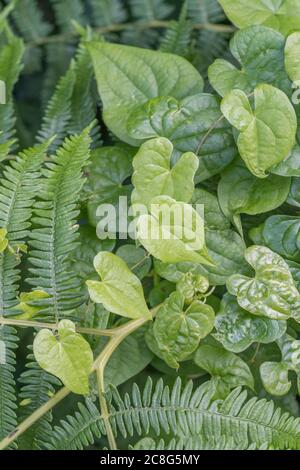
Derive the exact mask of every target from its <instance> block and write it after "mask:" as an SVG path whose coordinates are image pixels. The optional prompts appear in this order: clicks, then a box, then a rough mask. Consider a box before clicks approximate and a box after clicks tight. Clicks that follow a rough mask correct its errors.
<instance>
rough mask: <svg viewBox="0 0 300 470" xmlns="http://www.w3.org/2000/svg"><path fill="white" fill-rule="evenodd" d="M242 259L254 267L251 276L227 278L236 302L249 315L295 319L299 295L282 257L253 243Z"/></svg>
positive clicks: (299, 315) (299, 310) (299, 308)
mask: <svg viewBox="0 0 300 470" xmlns="http://www.w3.org/2000/svg"><path fill="white" fill-rule="evenodd" d="M245 258H246V260H247V262H248V263H249V264H250V265H251V266H252V268H253V269H254V270H255V277H254V278H249V277H246V276H241V275H239V274H237V275H233V276H231V277H230V278H229V280H228V281H227V288H228V291H229V292H230V294H232V295H235V296H236V297H237V301H238V303H239V305H240V306H241V307H242V308H243V309H245V310H247V311H248V312H250V313H252V314H253V315H258V316H265V317H268V318H270V319H274V320H287V319H288V318H290V317H293V318H295V319H296V320H297V321H299V319H300V294H299V292H298V290H297V289H296V287H295V283H294V280H293V277H292V275H291V273H290V270H289V267H288V265H287V263H286V262H285V261H284V260H283V258H281V256H279V255H278V254H277V253H274V252H273V251H271V250H270V249H269V248H266V247H263V246H255V245H253V246H251V247H250V248H247V250H246V252H245Z"/></svg>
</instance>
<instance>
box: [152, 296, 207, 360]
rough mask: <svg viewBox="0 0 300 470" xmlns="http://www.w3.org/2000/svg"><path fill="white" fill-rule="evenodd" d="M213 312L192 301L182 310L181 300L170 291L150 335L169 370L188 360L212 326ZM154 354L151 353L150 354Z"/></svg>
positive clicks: (205, 306) (182, 300) (204, 305)
mask: <svg viewBox="0 0 300 470" xmlns="http://www.w3.org/2000/svg"><path fill="white" fill-rule="evenodd" d="M214 318H215V314H214V310H213V308H212V307H210V306H209V305H206V304H204V303H203V302H200V301H197V300H196V301H194V302H193V303H192V304H191V305H190V306H189V307H188V308H187V310H185V311H184V297H183V296H182V295H181V294H180V293H179V292H173V293H172V294H171V295H170V297H169V298H168V299H167V300H166V301H165V302H164V304H163V305H162V306H161V307H160V309H159V310H158V312H157V316H156V319H155V322H154V326H153V334H154V337H155V340H156V343H157V346H158V348H159V351H160V355H161V356H162V357H163V359H164V360H165V361H166V362H167V364H168V365H169V366H170V367H173V368H175V369H177V368H178V367H179V362H181V361H183V360H185V359H186V358H187V357H189V356H190V355H191V354H192V353H193V352H194V351H195V350H196V349H197V347H198V345H199V342H200V340H201V339H202V338H205V336H207V335H208V334H209V333H210V332H211V330H212V329H213V325H214ZM154 352H155V351H154Z"/></svg>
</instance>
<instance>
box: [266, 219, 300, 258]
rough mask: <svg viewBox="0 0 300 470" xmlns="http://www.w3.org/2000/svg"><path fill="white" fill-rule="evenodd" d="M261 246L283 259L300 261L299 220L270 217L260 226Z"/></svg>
mask: <svg viewBox="0 0 300 470" xmlns="http://www.w3.org/2000/svg"><path fill="white" fill-rule="evenodd" d="M261 234H262V240H263V244H264V245H266V246H267V247H268V248H270V249H271V250H273V251H275V252H276V253H278V254H279V255H281V256H283V257H284V258H288V259H291V260H296V261H297V260H300V218H299V217H292V216H287V215H272V216H271V217H268V219H267V220H266V221H265V223H264V224H263V225H262V232H261Z"/></svg>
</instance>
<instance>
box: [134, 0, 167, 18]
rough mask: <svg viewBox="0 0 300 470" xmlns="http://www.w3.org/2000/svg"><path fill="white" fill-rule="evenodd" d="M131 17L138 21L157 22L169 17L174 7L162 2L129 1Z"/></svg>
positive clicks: (147, 0)
mask: <svg viewBox="0 0 300 470" xmlns="http://www.w3.org/2000/svg"><path fill="white" fill-rule="evenodd" d="M129 4H130V7H131V11H132V15H133V16H134V18H136V19H139V20H146V21H152V20H158V19H164V18H166V17H167V16H169V15H170V14H171V13H172V12H173V10H174V6H172V5H170V4H168V3H167V2H165V1H162V0H130V1H129Z"/></svg>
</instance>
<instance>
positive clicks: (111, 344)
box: [0, 306, 160, 450]
mask: <svg viewBox="0 0 300 470" xmlns="http://www.w3.org/2000/svg"><path fill="white" fill-rule="evenodd" d="M159 307H160V306H157V307H155V308H154V309H152V310H151V314H152V316H153V317H154V316H155V315H156V312H157V310H158V309H159ZM148 321H149V319H148V318H138V319H137V320H132V321H130V322H127V323H125V325H121V326H119V327H117V328H112V329H109V330H98V331H106V332H109V334H106V335H105V336H111V338H110V340H109V341H108V343H107V344H106V346H105V347H104V349H103V351H101V353H100V354H99V356H98V357H97V359H96V360H95V362H94V365H93V369H92V372H95V371H96V372H97V378H98V386H99V402H100V409H101V415H102V418H103V422H104V425H105V429H106V434H107V439H108V441H109V445H110V447H111V449H116V443H115V438H114V435H113V431H112V428H111V425H110V422H109V412H108V407H107V403H106V400H105V396H104V391H105V388H104V370H105V366H106V365H107V363H108V361H109V359H110V357H111V355H112V354H113V352H114V351H115V350H116V348H117V347H118V346H119V344H120V343H122V341H123V340H124V339H125V338H126V337H127V336H129V335H130V334H131V333H133V332H134V331H135V330H137V329H138V328H140V327H141V326H143V325H144V324H145V323H147V322H148ZM30 323H33V322H30ZM45 325H47V324H46V323H43V328H45ZM23 326H25V325H23ZM30 326H32V325H30ZM52 326H54V325H52ZM69 393H70V390H68V389H67V388H66V387H63V388H62V389H61V390H59V391H58V392H57V393H56V394H55V395H54V396H53V397H52V398H50V400H48V401H47V402H46V403H44V404H43V405H42V406H41V407H40V408H38V409H37V410H36V411H34V412H33V413H32V414H31V415H30V416H29V417H28V418H26V419H25V420H24V421H23V422H22V423H21V424H20V425H19V426H17V427H16V429H14V430H13V431H12V432H11V433H10V434H9V435H8V436H7V437H5V438H4V439H3V440H2V441H1V442H0V450H3V449H5V448H6V447H8V446H9V445H10V444H12V443H13V442H14V441H15V440H16V439H17V438H18V437H20V436H21V434H23V433H24V432H25V431H26V430H27V429H29V428H30V427H31V426H32V425H33V424H34V423H35V422H36V421H37V420H38V419H40V418H41V417H42V416H43V415H44V414H46V413H47V412H48V411H50V410H51V409H52V408H53V407H54V406H56V405H57V404H58V403H59V402H60V401H61V400H63V399H64V398H65V397H66V396H67V395H68V394H69Z"/></svg>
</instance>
